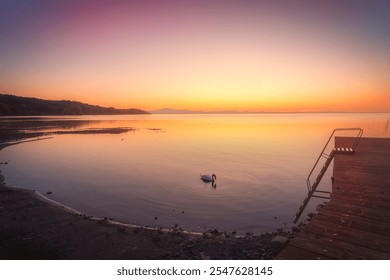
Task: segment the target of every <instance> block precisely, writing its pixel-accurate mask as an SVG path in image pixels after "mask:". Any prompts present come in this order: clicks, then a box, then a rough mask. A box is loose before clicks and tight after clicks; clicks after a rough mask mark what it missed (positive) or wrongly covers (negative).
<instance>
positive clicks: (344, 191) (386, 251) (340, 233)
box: [276, 137, 390, 260]
mask: <svg viewBox="0 0 390 280" xmlns="http://www.w3.org/2000/svg"><path fill="white" fill-rule="evenodd" d="M346 141H349V139H348V138H342V137H337V138H336V139H335V146H336V147H342V146H343V144H344V143H345V142H346ZM333 177H334V182H333V186H332V194H331V199H330V201H329V202H328V203H327V204H326V205H325V206H323V207H322V208H321V209H320V210H319V211H318V213H317V214H316V215H314V216H313V218H312V219H311V220H310V221H309V222H308V223H307V224H306V225H305V226H304V227H303V228H302V230H301V232H299V233H298V235H297V236H296V237H295V238H294V239H293V240H291V241H290V242H289V243H288V245H287V246H286V247H285V248H284V249H283V250H282V251H281V252H280V253H279V254H278V256H277V257H276V259H295V260H297V259H301V260H302V259H303V260H308V259H364V260H371V259H387V260H390V139H389V138H361V140H360V142H359V145H358V147H357V149H356V153H354V154H350V155H348V154H337V155H335V157H334V165H333ZM329 183H330V182H329Z"/></svg>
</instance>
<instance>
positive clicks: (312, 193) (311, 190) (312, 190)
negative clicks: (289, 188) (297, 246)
mask: <svg viewBox="0 0 390 280" xmlns="http://www.w3.org/2000/svg"><path fill="white" fill-rule="evenodd" d="M339 131H356V136H355V138H354V139H353V142H352V145H351V146H350V147H343V148H333V149H332V150H331V152H330V153H325V151H327V150H328V145H329V143H330V140H332V138H333V136H334V135H335V133H336V132H339ZM362 134H363V129H361V128H336V129H335V130H333V132H332V134H331V135H330V137H329V139H328V141H327V142H326V144H325V146H324V148H323V149H322V151H321V153H320V156H319V157H318V159H317V161H316V163H315V164H314V166H313V168H312V169H311V171H310V173H309V176H307V179H306V184H307V190H308V193H307V195H306V197H305V199H304V200H303V202H302V204H301V206H300V207H299V209H298V211H297V213H296V214H295V218H294V223H296V222H297V221H298V220H299V218H300V217H301V215H302V212H303V211H304V210H305V208H306V205H307V204H308V203H309V200H310V199H311V198H312V197H318V198H325V199H330V195H331V193H330V192H329V191H321V190H317V187H318V185H319V184H320V182H321V179H322V177H323V176H324V175H325V173H326V170H327V169H328V167H329V165H330V164H331V162H332V160H333V158H334V156H335V154H353V153H355V150H356V146H357V145H358V144H359V141H360V138H361V137H362ZM322 158H325V163H324V164H323V166H322V168H321V170H320V172H319V173H318V175H317V177H316V179H315V181H314V182H313V184H312V183H311V180H310V178H311V177H312V175H313V172H314V170H315V169H316V167H317V165H318V164H319V162H320V160H321V159H322ZM326 194H328V195H329V196H325V195H326Z"/></svg>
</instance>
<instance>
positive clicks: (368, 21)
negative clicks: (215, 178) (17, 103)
mask: <svg viewBox="0 0 390 280" xmlns="http://www.w3.org/2000/svg"><path fill="white" fill-rule="evenodd" d="M0 93H7V94H15V95H19V96H29V97H37V98H44V99H51V100H77V101H81V102H86V103H90V104H98V105H102V106H113V107H117V108H133V107H134V108H139V109H144V110H154V109H160V108H165V107H169V108H173V109H188V110H204V111H219V110H235V111H251V112H253V111H256V112H257V111H283V112H292V111H294V112H295V111H301V112H312V111H351V112H361V111H373V112H383V111H386V112H389V111H390V0H364V1H363V0H337V1H332V0H327V1H325V0H323V1H319V0H302V1H298V0H290V1H287V0H285V1H283V0H280V1H271V0H264V1H261V0H257V1H255V0H207V1H205V0H198V1H195V0H188V1H183V0H165V1H149V0H144V1H120V0H117V1H115V0H112V1H103V0H95V1H89V0H63V1H61V0H0Z"/></svg>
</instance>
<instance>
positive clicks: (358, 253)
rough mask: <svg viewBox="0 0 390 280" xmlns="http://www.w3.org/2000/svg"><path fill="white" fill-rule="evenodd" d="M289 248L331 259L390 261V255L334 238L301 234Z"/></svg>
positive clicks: (306, 233) (291, 242) (292, 241)
mask: <svg viewBox="0 0 390 280" xmlns="http://www.w3.org/2000/svg"><path fill="white" fill-rule="evenodd" d="M288 246H292V247H297V248H300V249H304V250H307V251H309V252H312V253H313V254H318V255H322V256H324V257H326V258H330V259H340V260H343V259H350V260H371V259H378V260H379V259H381V260H383V259H385V260H386V259H390V255H389V254H387V253H383V252H380V251H376V250H373V249H370V248H365V247H361V246H357V245H355V244H352V243H349V242H344V241H338V240H334V239H332V238H329V237H326V236H321V235H315V234H312V233H308V232H301V233H300V234H299V235H298V236H297V237H295V238H294V239H293V240H291V241H290V243H289V245H288Z"/></svg>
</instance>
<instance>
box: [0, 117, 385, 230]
mask: <svg viewBox="0 0 390 280" xmlns="http://www.w3.org/2000/svg"><path fill="white" fill-rule="evenodd" d="M387 119H388V115H386V114H264V115H145V116H144V115H143V116H87V117H85V116H83V117H79V118H73V117H72V119H63V120H62V119H53V118H48V119H45V118H43V119H39V120H36V119H33V120H28V121H27V124H23V122H24V121H21V120H4V119H0V123H1V126H2V127H3V124H4V127H8V128H12V127H14V128H15V127H19V128H20V127H25V128H26V127H27V128H26V129H31V130H33V129H35V128H33V127H41V129H42V128H43V130H45V131H55V130H58V129H61V130H68V131H75V130H89V129H95V130H99V129H110V128H120V127H127V128H134V130H131V131H127V132H124V133H121V134H119V135H118V134H112V133H107V134H98V135H97V134H61V135H54V136H53V138H51V139H48V140H45V141H39V142H31V143H25V144H23V145H18V146H13V147H9V148H7V149H4V150H2V151H1V153H0V157H1V160H2V161H8V160H9V162H10V164H8V165H6V166H4V167H3V166H2V169H4V170H3V171H4V173H5V175H6V177H7V183H9V184H11V185H14V186H19V187H25V188H33V189H36V190H38V191H40V192H41V193H47V192H48V191H50V192H52V194H51V198H53V199H55V200H58V201H60V202H61V203H64V204H66V205H69V206H71V207H74V208H75V209H76V210H79V211H81V212H86V213H88V214H91V215H96V216H100V217H110V218H114V219H116V220H119V221H122V222H129V223H135V224H140V225H145V226H155V227H160V226H162V227H172V226H173V225H175V224H178V225H179V226H180V227H182V228H184V229H187V230H207V229H214V228H217V229H219V228H221V229H226V230H230V231H233V230H236V231H238V232H245V231H251V232H265V231H270V230H274V229H276V228H280V227H286V226H290V225H291V221H292V219H293V216H294V214H295V212H296V210H297V208H298V207H299V205H300V203H301V201H302V198H303V197H304V196H305V194H306V192H307V189H306V185H305V180H306V177H307V174H308V172H309V171H310V169H311V168H312V166H313V164H314V162H315V160H316V158H317V157H318V154H319V152H320V151H321V149H322V147H323V145H324V143H325V141H326V140H327V139H328V137H329V135H330V133H331V132H332V131H333V129H334V128H336V127H356V126H358V127H362V128H363V129H364V130H365V135H364V136H374V137H378V136H379V137H389V136H390V135H389V133H390V132H389V130H388V129H387V130H386V129H385V128H386V120H387ZM16 122H18V124H16ZM30 122H32V123H30ZM51 122H52V123H51ZM49 123H51V124H49ZM34 131H37V130H34ZM202 170H205V171H209V170H211V171H213V172H215V174H217V175H218V191H214V190H216V188H217V184H216V181H214V184H212V183H209V184H205V183H204V182H202V181H201V180H199V172H201V171H202ZM328 175H329V178H328V179H324V180H323V184H325V185H330V182H331V180H330V174H328ZM325 187H326V186H325ZM316 204H318V201H313V202H312V207H311V208H310V207H309V208H308V211H312V210H313V209H314V208H315V206H316ZM173 210H174V211H173ZM155 217H158V219H157V220H155ZM275 217H277V219H275Z"/></svg>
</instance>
